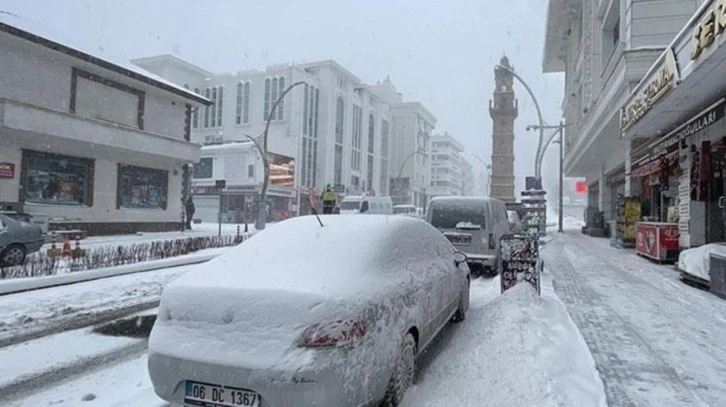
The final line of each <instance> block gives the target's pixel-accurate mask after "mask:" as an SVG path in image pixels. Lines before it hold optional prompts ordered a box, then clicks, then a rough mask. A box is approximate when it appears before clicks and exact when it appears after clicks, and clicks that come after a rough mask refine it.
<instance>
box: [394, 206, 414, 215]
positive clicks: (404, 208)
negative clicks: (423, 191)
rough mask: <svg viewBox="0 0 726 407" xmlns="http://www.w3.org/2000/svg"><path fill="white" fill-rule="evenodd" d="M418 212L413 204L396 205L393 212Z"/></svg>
mask: <svg viewBox="0 0 726 407" xmlns="http://www.w3.org/2000/svg"><path fill="white" fill-rule="evenodd" d="M414 212H416V208H415V207H413V206H394V207H393V213H394V214H399V213H414Z"/></svg>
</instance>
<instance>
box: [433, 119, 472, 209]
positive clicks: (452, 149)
mask: <svg viewBox="0 0 726 407" xmlns="http://www.w3.org/2000/svg"><path fill="white" fill-rule="evenodd" d="M463 153H464V146H463V145H462V144H461V143H459V141H458V140H456V138H454V137H453V136H452V135H450V134H449V133H443V134H436V135H434V136H433V137H431V184H430V188H429V191H428V193H429V197H430V198H433V197H436V196H451V195H468V194H470V193H471V183H472V179H471V178H472V175H471V165H470V164H469V163H468V162H467V161H466V159H465V158H464V155H463Z"/></svg>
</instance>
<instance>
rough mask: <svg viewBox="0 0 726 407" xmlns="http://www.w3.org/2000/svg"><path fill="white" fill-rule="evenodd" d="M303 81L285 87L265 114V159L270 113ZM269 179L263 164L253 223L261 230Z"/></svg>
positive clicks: (263, 141) (263, 222)
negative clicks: (256, 213) (255, 220)
mask: <svg viewBox="0 0 726 407" xmlns="http://www.w3.org/2000/svg"><path fill="white" fill-rule="evenodd" d="M304 83H305V82H303V81H299V82H295V83H293V84H292V85H290V86H288V87H287V89H285V90H284V91H283V92H282V94H280V96H279V97H278V98H277V100H276V101H275V103H273V104H272V107H271V108H270V112H269V113H268V114H267V123H265V133H264V139H263V140H262V143H263V147H264V152H265V154H264V157H265V161H267V133H268V132H269V130H270V122H271V121H272V115H273V113H275V110H276V109H277V106H278V105H279V104H280V102H282V99H283V98H285V95H287V94H288V93H289V92H290V90H292V88H294V87H295V86H299V85H302V84H304ZM269 179H270V167H269V165H266V166H265V178H264V179H263V180H262V191H261V192H260V207H259V213H258V216H257V223H256V224H255V228H256V229H257V230H262V229H264V228H265V217H266V216H265V202H266V200H267V187H268V184H269Z"/></svg>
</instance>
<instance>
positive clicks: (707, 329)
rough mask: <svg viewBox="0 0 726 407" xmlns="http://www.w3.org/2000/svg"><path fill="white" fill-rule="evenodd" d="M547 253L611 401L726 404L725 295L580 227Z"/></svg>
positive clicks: (625, 403)
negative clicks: (695, 284) (688, 282)
mask: <svg viewBox="0 0 726 407" xmlns="http://www.w3.org/2000/svg"><path fill="white" fill-rule="evenodd" d="M543 257H544V260H545V265H546V267H547V268H548V269H549V270H551V272H552V274H553V276H554V279H555V282H554V284H555V288H556V292H557V294H558V295H559V296H560V297H561V298H562V300H563V302H564V303H565V304H566V305H567V308H568V310H569V312H570V315H571V316H572V318H573V320H574V321H575V323H576V324H577V326H578V327H579V329H580V331H581V332H582V335H583V337H584V338H585V341H586V342H587V344H588V346H589V347H590V350H591V351H592V354H593V357H594V359H595V362H596V363H597V367H598V370H599V371H600V375H601V377H602V379H603V382H604V384H605V390H606V393H607V396H608V402H609V404H610V405H612V406H659V407H660V406H721V405H724V404H723V403H724V400H726V380H724V378H725V377H726V351H725V350H724V340H725V339H726V301H723V300H721V299H719V298H718V297H716V296H714V295H712V294H710V293H708V292H704V291H701V290H698V289H695V288H692V287H690V286H688V285H685V284H683V283H682V282H681V281H679V278H680V276H679V273H677V272H676V271H674V270H673V268H672V266H659V265H655V264H653V263H651V262H649V261H648V260H645V259H642V258H639V257H637V256H636V255H635V253H634V252H633V251H632V250H622V249H615V248H612V247H610V246H609V242H608V240H607V239H598V238H592V237H589V236H585V235H582V234H581V233H580V232H579V231H574V230H570V231H566V233H565V234H558V235H557V236H556V238H555V239H554V240H553V241H552V242H550V243H549V244H547V246H545V248H544V251H543Z"/></svg>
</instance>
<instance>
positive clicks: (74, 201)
mask: <svg viewBox="0 0 726 407" xmlns="http://www.w3.org/2000/svg"><path fill="white" fill-rule="evenodd" d="M23 168H24V169H25V171H24V172H25V177H24V178H23V180H22V183H23V191H24V194H25V196H24V198H25V201H26V202H36V203H44V204H56V205H86V206H91V205H92V204H93V202H92V201H93V160H90V159H87V158H78V157H71V156H66V155H60V154H49V153H41V152H36V151H28V150H23Z"/></svg>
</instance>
